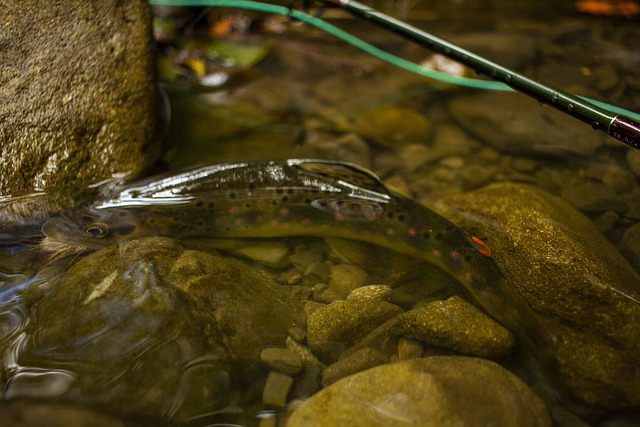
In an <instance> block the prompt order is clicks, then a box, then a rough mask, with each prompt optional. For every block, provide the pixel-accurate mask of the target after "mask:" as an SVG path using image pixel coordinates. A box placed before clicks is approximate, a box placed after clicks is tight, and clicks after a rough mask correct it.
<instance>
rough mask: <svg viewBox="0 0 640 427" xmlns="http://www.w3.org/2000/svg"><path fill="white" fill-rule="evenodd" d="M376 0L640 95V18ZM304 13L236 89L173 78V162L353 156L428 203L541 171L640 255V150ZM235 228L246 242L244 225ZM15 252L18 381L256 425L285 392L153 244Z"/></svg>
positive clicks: (43, 393) (140, 410) (193, 419)
mask: <svg viewBox="0 0 640 427" xmlns="http://www.w3.org/2000/svg"><path fill="white" fill-rule="evenodd" d="M372 5H373V6H374V7H378V8H380V9H381V10H383V11H385V12H388V13H393V14H395V15H396V16H398V17H399V18H401V19H406V20H410V21H411V23H412V24H414V25H417V26H419V27H421V28H424V29H426V30H427V31H430V32H432V33H434V34H436V35H438V36H440V37H443V38H445V39H448V40H450V41H452V42H454V43H458V44H460V45H461V46H462V47H465V48H467V49H469V50H471V51H474V52H477V53H479V54H481V55H486V56H487V57H488V58H489V59H491V60H494V61H495V62H497V63H500V64H503V65H505V66H508V67H513V68H514V69H516V70H517V71H519V72H521V73H523V74H525V75H527V76H529V77H532V78H534V79H540V80H542V81H545V82H547V83H549V84H553V85H557V86H558V87H561V88H563V89H565V90H568V91H572V92H575V93H577V94H580V95H585V96H589V97H592V98H595V99H599V100H602V101H606V102H609V103H612V104H615V105H618V106H621V107H625V108H628V109H631V110H634V111H640V74H639V72H638V70H639V69H640V68H639V67H638V65H639V63H640V58H639V57H638V51H640V50H639V48H640V46H639V44H640V42H638V38H637V21H629V20H626V19H624V18H616V17H607V18H603V17H595V16H587V15H581V14H578V13H577V12H576V11H575V9H574V7H573V5H572V4H571V3H569V2H567V3H566V4H560V3H558V2H556V3H555V4H551V3H549V4H540V2H537V1H529V2H518V4H517V5H514V4H513V2H501V1H494V2H492V4H490V5H488V4H486V2H479V1H458V2H453V3H451V2H435V3H434V2H428V3H427V4H420V3H416V2H376V3H375V4H372ZM225 13H227V12H220V14H221V15H222V16H225ZM324 16H326V17H329V18H332V19H333V20H334V21H333V22H335V23H336V25H339V26H341V27H342V28H345V29H347V30H348V31H349V32H352V33H354V34H357V35H359V36H361V37H363V38H365V39H367V40H368V41H371V42H375V43H378V44H380V45H382V46H384V47H386V48H387V49H388V50H390V51H393V52H395V53H397V54H399V55H402V56H404V57H406V58H409V59H411V60H414V61H422V60H424V59H426V58H427V57H429V53H428V52H426V51H424V50H422V49H420V48H418V47H415V46H412V45H410V44H409V43H406V42H404V41H402V40H401V39H399V38H398V37H396V36H393V35H389V34H388V33H387V32H384V31H382V30H379V29H376V28H374V27H372V26H370V25H368V24H365V23H362V22H359V21H356V20H353V19H351V18H349V17H348V15H344V14H341V13H339V12H338V11H327V12H325V15H324ZM276 23H277V22H275V21H274V22H271V24H273V25H274V26H276ZM265 26H266V24H265ZM289 31H290V32H289V33H286V34H282V35H279V34H276V33H269V32H268V31H262V32H254V33H253V34H251V35H250V36H246V37H245V38H243V39H246V40H250V41H251V42H256V41H258V42H265V41H268V42H269V43H271V45H272V50H271V52H270V54H269V55H268V56H267V57H266V59H265V60H264V61H262V62H261V63H260V64H258V65H256V66H255V67H253V68H252V69H251V72H247V71H242V72H238V71H237V70H232V71H230V73H232V75H233V76H234V78H235V79H236V80H235V82H234V85H233V86H232V87H230V88H229V89H226V88H225V86H223V87H221V88H218V89H215V90H214V89H212V88H209V89H208V90H206V91H205V90H203V88H202V87H200V88H193V87H188V88H186V89H185V87H184V85H183V86H181V87H176V86H168V87H167V92H168V94H169V97H170V99H171V106H172V110H173V116H172V123H171V129H170V133H169V137H168V139H167V145H166V149H165V154H164V158H163V162H164V164H165V165H166V166H167V167H168V168H169V169H170V170H172V169H177V168H181V167H185V166H193V165H199V164H210V163H218V162H225V161H234V160H244V159H264V158H274V159H284V158H292V157H297V158H304V157H310V158H322V159H335V160H344V161H350V162H353V163H356V164H359V165H362V166H365V167H368V168H370V169H372V170H374V171H375V172H376V173H377V174H379V175H380V176H381V178H382V179H383V180H384V181H385V182H386V183H387V184H388V185H390V186H392V187H393V188H395V189H396V190H397V191H399V192H401V193H403V194H405V195H407V196H409V197H411V198H414V199H416V200H419V201H422V202H425V203H426V204H433V203H435V202H436V201H437V200H439V199H441V198H443V197H446V196H450V195H453V194H458V193H461V192H464V191H469V190H474V189H477V188H480V187H483V186H485V185H487V184H490V183H493V182H524V183H529V184H533V185H536V186H539V187H540V188H542V189H544V190H545V191H548V192H550V193H551V194H555V195H559V196H561V197H562V198H564V199H565V200H567V201H568V202H569V203H571V204H572V205H573V206H575V207H576V208H577V209H578V210H580V211H581V212H583V213H584V214H586V215H587V216H588V217H590V218H591V219H593V220H594V221H595V222H596V224H597V225H598V227H599V228H600V230H601V231H602V232H603V233H604V234H605V235H606V236H607V238H608V239H609V240H610V241H611V242H612V243H613V244H614V245H616V246H617V247H618V248H620V249H621V252H622V253H623V254H624V255H625V256H626V257H627V259H628V260H629V261H630V263H631V264H632V266H634V267H635V268H636V269H638V268H639V267H638V264H637V261H638V258H637V257H638V255H639V254H640V252H635V251H634V249H636V250H637V249H638V246H637V244H636V245H633V244H630V242H628V241H625V239H624V236H625V233H626V232H627V230H629V229H630V228H631V227H632V226H634V225H635V224H637V223H638V220H640V188H639V186H638V181H637V179H638V176H640V170H639V169H640V166H639V165H638V163H640V162H639V161H638V160H637V157H634V155H633V154H630V152H631V149H629V148H627V147H626V146H625V145H623V144H621V143H619V142H617V141H615V140H613V139H610V138H609V137H607V136H606V135H604V134H603V133H601V132H595V131H593V130H591V129H590V128H589V126H586V125H584V124H582V123H580V122H578V121H576V120H574V119H572V118H570V117H568V116H565V115H563V114H562V113H559V112H556V111H553V110H552V109H550V108H549V107H545V106H542V105H539V104H538V103H537V102H535V101H532V100H529V99H527V98H526V97H525V96H524V95H519V94H509V93H487V92H480V91H475V90H471V89H464V88H457V87H451V86H446V85H443V84H440V83H436V82H432V81H429V80H427V79H424V78H421V77H418V76H415V75H412V74H410V73H408V72H406V71H402V70H398V69H396V68H394V67H392V66H389V65H386V64H383V63H381V62H379V61H378V60H375V59H373V58H371V57H369V56H368V55H366V54H364V53H361V52H359V51H357V50H355V49H354V48H352V47H350V46H347V45H346V44H344V43H342V42H340V41H336V40H335V39H333V38H331V37H328V36H326V35H324V34H322V33H320V32H318V31H316V30H310V29H308V28H307V27H304V26H295V27H293V28H290V30H289ZM201 243H202V242H200V244H201ZM274 244H275V245H276V249H278V248H280V249H282V250H283V251H285V253H287V254H289V255H291V256H293V259H299V258H301V257H303V256H302V255H300V254H303V255H304V256H307V257H311V258H313V259H314V261H313V262H312V263H309V262H306V261H305V263H302V266H304V267H305V268H308V267H309V266H310V265H313V266H314V268H318V269H320V270H321V269H322V268H325V267H322V265H324V264H323V263H325V262H329V263H334V264H340V261H338V260H337V258H336V256H335V255H332V250H331V249H330V248H327V247H326V246H325V245H324V243H322V242H319V241H314V240H292V239H288V240H284V241H282V242H276V243H274ZM228 246H231V253H232V254H235V255H238V254H240V256H242V255H243V252H242V250H241V249H242V248H240V250H239V249H238V244H237V243H228ZM352 251H353V253H350V254H349V257H350V258H351V259H359V264H360V265H361V266H362V270H364V271H365V272H367V273H368V274H369V277H375V280H373V282H374V283H389V284H394V285H397V284H398V283H400V284H403V286H399V287H400V288H402V289H403V293H402V294H401V295H396V302H398V303H399V304H400V305H403V304H405V306H406V307H411V306H412V305H413V304H415V301H416V297H415V293H416V292H417V291H416V290H415V288H416V287H419V286H421V285H423V284H422V283H420V279H419V278H418V279H416V278H415V276H418V277H420V276H421V275H420V271H419V269H420V268H423V267H417V266H415V264H409V265H408V266H405V265H399V264H401V261H398V262H394V261H397V260H391V261H389V262H388V264H385V263H382V262H381V261H380V259H379V258H375V254H374V255H371V253H369V252H367V250H365V251H364V252H365V255H363V253H362V252H363V251H362V250H360V251H358V249H353V250H352ZM91 256H92V255H91ZM114 256H115V255H114ZM381 256H382V257H390V255H388V254H386V253H385V254H384V255H381ZM2 257H3V262H2V265H3V270H2V271H1V272H0V274H1V275H0V298H1V299H0V349H2V351H3V371H2V373H3V375H2V379H3V398H5V399H10V398H19V397H39V398H48V399H53V400H56V399H60V400H62V401H71V402H79V403H81V404H83V405H87V406H88V407H93V408H99V409H100V410H103V411H105V412H109V413H112V414H114V415H117V416H123V417H125V418H133V419H137V421H140V422H142V423H143V424H144V423H150V424H149V425H152V424H154V423H156V422H158V420H159V421H161V422H168V421H169V420H172V421H176V420H179V421H180V422H183V423H184V424H187V425H216V424H212V423H224V422H228V423H240V424H245V423H246V424H248V425H257V424H258V422H259V421H258V420H259V419H261V418H269V416H270V415H271V414H272V412H271V411H272V410H273V406H270V405H262V403H261V396H260V395H261V393H262V386H263V383H264V378H263V377H261V378H262V379H260V380H258V381H256V382H255V383H249V384H247V383H245V382H243V381H242V380H240V379H239V378H240V377H241V376H242V375H240V374H239V373H238V372H236V369H237V368H235V367H234V364H233V363H232V362H231V361H229V360H227V355H225V353H224V351H222V350H220V348H222V347H224V346H225V345H226V344H224V345H223V344H220V343H214V344H212V342H211V340H213V338H207V339H203V338H202V337H203V336H207V337H210V336H213V335H207V333H204V332H203V328H205V327H203V326H202V322H199V320H202V319H199V318H196V319H194V317H196V316H194V313H196V311H195V309H194V305H193V304H194V302H193V301H191V300H189V299H188V298H187V297H186V296H185V295H184V294H183V293H182V290H176V289H175V288H173V287H171V286H166V283H164V280H165V279H164V277H165V275H164V274H165V273H166V271H162V272H159V270H158V269H163V268H167V269H168V267H166V266H165V264H164V262H165V261H163V260H161V259H156V258H153V257H152V256H151V255H149V254H148V253H145V256H144V257H142V258H141V259H140V260H136V259H127V260H126V261H121V260H120V261H118V262H121V263H122V264H120V267H119V268H118V269H117V274H116V275H115V276H112V275H111V274H112V272H111V270H109V269H108V267H112V265H106V266H105V265H102V266H101V265H100V261H98V263H97V264H95V265H94V264H90V263H88V262H87V263H86V264H87V265H89V270H86V271H85V270H80V269H76V270H73V271H72V270H69V271H68V272H67V273H66V275H65V274H64V273H63V271H64V270H65V269H66V268H67V266H68V265H69V264H70V263H69V260H68V259H67V260H65V262H62V263H57V264H54V265H50V266H46V267H42V265H41V264H37V268H32V269H30V270H29V269H28V270H26V271H22V267H21V266H20V265H18V264H15V263H13V262H12V261H10V260H9V253H8V252H7V253H4V254H3V255H2ZM150 257H151V258H150ZM296 257H297V258H296ZM372 257H374V258H375V259H374V260H371V258H372ZM105 259H107V258H105ZM108 259H109V260H112V259H111V258H108ZM113 259H118V258H113ZM290 259H291V258H290ZM74 261H76V262H79V263H80V262H82V261H84V260H83V257H82V256H80V257H78V258H77V259H75V260H74ZM109 262H111V261H109ZM96 265H97V266H96ZM174 265H175V264H174ZM261 265H262V266H264V264H261ZM292 265H293V266H294V267H295V262H292V261H289V262H288V263H287V262H285V264H284V266H283V265H269V266H268V267H266V270H267V272H268V274H269V275H270V276H272V277H273V278H274V279H275V281H276V282H277V283H289V282H293V283H295V284H298V282H295V280H301V281H302V282H304V281H308V282H309V283H302V285H304V286H299V287H298V288H296V291H292V293H293V294H294V297H295V298H298V299H299V300H305V299H310V300H314V301H316V302H329V301H332V299H334V298H337V297H339V295H335V294H334V295H331V292H330V291H331V290H327V289H326V288H322V287H321V286H319V285H320V284H321V283H322V282H323V280H324V281H328V277H327V275H326V272H325V271H320V272H319V273H318V274H316V276H317V277H315V276H314V279H313V280H315V282H312V279H311V276H312V275H309V276H304V275H302V276H300V274H298V275H299V276H300V278H297V276H296V274H294V273H296V268H293V267H292ZM302 266H300V267H298V270H300V269H302ZM319 266H320V267H319ZM10 267H15V268H10ZM172 268H173V267H172ZM184 268H186V267H184ZM263 268H264V267H263ZM416 270H417V272H416ZM429 274H433V275H437V273H434V272H431V271H430V273H429ZM415 283H418V285H417V286H416V285H415ZM430 283H432V284H431V285H430V286H431V287H432V289H430V292H429V293H427V296H426V297H425V296H424V295H423V296H421V297H418V298H419V299H422V300H423V301H424V300H427V301H429V300H431V299H439V298H443V297H445V296H448V295H451V294H454V293H461V292H463V291H462V290H460V289H459V288H456V287H455V284H452V281H451V280H450V279H448V278H447V277H443V278H441V279H437V278H436V279H433V280H431V281H430ZM82 284H91V285H92V286H91V289H94V291H91V292H89V291H87V289H85V288H83V287H81V285H82ZM78 286H80V287H79V288H78ZM185 286H186V285H185ZM95 292H98V293H95ZM296 292H297V294H296ZM105 295H106V297H104V296H105ZM102 297H104V298H102ZM195 304H196V305H197V303H195ZM265 333H267V332H266V331H265ZM278 339H279V338H278ZM247 340H248V342H252V341H251V339H247ZM214 341H215V340H214ZM276 341H277V340H276ZM247 358H249V356H247ZM251 369H254V370H256V371H260V372H262V371H264V372H266V369H265V368H264V367H255V366H252V368H251ZM150 372H153V373H154V374H153V375H150V374H149V373H150ZM202 378H208V380H207V381H206V384H205V383H204V380H202ZM211 378H213V379H215V380H214V381H212V380H210V379H211ZM203 390H204V391H203ZM185 402H187V403H185ZM159 408H160V409H159ZM207 411H208V412H207ZM243 411H244V413H243ZM275 412H277V410H276V411H275ZM275 412H273V413H275ZM150 420H151V421H150ZM592 422H593V425H597V423H598V422H599V421H592ZM218 425H219V424H218Z"/></svg>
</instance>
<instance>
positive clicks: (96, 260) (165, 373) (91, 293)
mask: <svg viewBox="0 0 640 427" xmlns="http://www.w3.org/2000/svg"><path fill="white" fill-rule="evenodd" d="M45 283H46V282H43V286H45ZM43 293H44V295H46V298H45V299H42V296H43V295H42V294H43ZM26 299H27V301H29V302H28V304H27V305H28V306H30V307H32V310H34V315H33V321H32V324H31V325H30V326H29V328H27V330H26V333H27V334H29V335H33V339H32V340H30V342H29V344H28V345H27V346H26V348H25V349H24V351H23V352H22V354H21V356H20V358H19V363H20V364H21V365H22V366H24V367H25V368H24V369H23V370H22V371H21V372H19V373H16V374H14V375H11V376H10V377H9V378H8V379H7V380H6V381H7V382H6V384H7V386H6V393H7V397H14V398H17V397H20V396H23V395H27V396H29V395H30V394H31V393H32V390H33V387H38V388H39V395H40V396H41V397H48V396H49V395H50V394H52V393H53V394H55V395H56V396H60V395H62V396H66V397H68V398H69V397H75V398H76V399H79V400H81V401H85V400H88V401H98V402H101V403H102V404H105V405H109V407H111V408H113V409H117V411H118V412H119V413H124V414H130V415H136V416H146V417H152V418H155V417H158V416H160V417H163V416H165V417H167V416H170V417H171V418H172V419H187V418H189V417H192V416H197V415H199V414H202V413H206V412H207V411H209V410H211V408H214V407H217V408H224V407H225V406H226V405H228V403H229V393H230V392H231V390H232V389H233V388H234V387H235V386H236V385H237V384H239V383H242V382H244V381H248V380H252V379H255V378H256V376H257V375H258V371H257V368H258V367H259V366H260V363H261V362H260V350H261V349H262V348H263V347H268V346H278V345H279V346H284V345H285V342H286V337H287V331H288V329H289V328H291V327H292V326H293V325H294V324H295V321H296V313H297V310H296V306H295V305H294V304H293V300H292V299H291V297H290V296H289V294H288V293H286V292H284V291H281V290H280V288H279V287H278V285H276V284H275V283H274V282H273V281H272V280H271V279H269V278H268V277H267V276H266V275H264V273H261V272H260V271H259V270H253V269H248V268H247V266H246V264H244V263H242V262H240V261H237V260H234V259H229V258H226V257H220V256H216V255H213V254H207V253H203V252H199V251H193V250H185V249H184V247H182V246H181V245H180V244H178V243H177V242H175V241H173V240H170V239H165V238H148V239H141V240H134V241H131V242H128V243H125V244H124V245H122V246H120V247H111V248H107V249H105V250H103V251H99V252H96V253H94V254H91V255H89V256H87V257H86V258H83V259H82V260H81V261H79V262H78V263H77V264H75V265H73V266H72V267H71V268H69V270H67V271H66V272H65V273H64V274H63V275H62V276H61V277H60V279H59V281H58V282H57V283H55V284H53V286H51V285H50V284H46V288H33V289H31V291H30V292H29V293H28V294H27V295H26ZM258 302H260V303H258ZM31 304H34V305H33V306H32V305H31ZM259 306H260V307H263V310H268V311H269V314H268V315H265V312H264V311H261V310H260V309H256V308H257V307H259ZM69 357H72V358H73V360H74V361H75V363H76V365H74V366H75V368H74V369H73V370H70V371H67V370H60V369H58V368H56V367H57V366H58V365H59V364H60V363H62V362H63V361H64V360H66V359H67V358H69ZM132 363H133V365H132ZM41 369H48V372H49V373H48V374H47V375H46V376H40V377H39V379H38V381H36V382H35V383H34V381H35V380H34V379H33V378H32V377H31V375H30V372H31V371H34V372H36V371H38V370H41ZM125 373H126V375H125ZM123 376H124V378H122V377H123ZM114 379H119V380H118V387H117V392H116V390H112V387H111V386H110V384H111V382H112V381H113V380H114ZM162 414H166V415H162Z"/></svg>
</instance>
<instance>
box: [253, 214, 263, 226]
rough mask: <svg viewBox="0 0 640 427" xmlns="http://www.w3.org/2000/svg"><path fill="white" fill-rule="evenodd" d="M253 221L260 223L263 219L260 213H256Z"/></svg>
mask: <svg viewBox="0 0 640 427" xmlns="http://www.w3.org/2000/svg"><path fill="white" fill-rule="evenodd" d="M254 221H255V222H257V223H258V224H260V223H261V222H263V221H264V218H263V217H262V216H261V215H258V216H257V217H256V219H255V220H254Z"/></svg>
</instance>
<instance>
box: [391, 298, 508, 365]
mask: <svg viewBox="0 0 640 427" xmlns="http://www.w3.org/2000/svg"><path fill="white" fill-rule="evenodd" d="M397 322H398V323H397V324H396V327H395V332H396V333H397V334H399V335H404V336H409V337H412V338H417V339H419V340H421V341H424V342H427V343H429V344H432V345H437V346H439V347H444V348H447V349H450V350H454V351H456V352H458V353H463V354H469V355H474V356H482V357H488V358H499V357H502V356H505V355H507V354H508V353H509V352H510V351H511V349H512V348H513V346H514V344H515V339H514V337H513V335H512V334H511V333H510V332H509V331H508V330H507V329H505V328H504V327H503V326H502V325H500V324H499V323H497V322H496V321H495V320H493V319H492V318H490V317H489V316H487V315H486V314H485V313H484V312H483V311H482V310H480V309H479V308H476V307H475V306H473V305H471V304H470V303H468V302H467V301H465V300H464V299H462V298H460V297H459V296H453V297H451V298H449V299H447V300H444V301H433V302H431V303H429V304H425V305H423V306H421V307H418V308H416V309H413V310H411V311H408V312H406V313H404V314H402V315H400V316H398V319H397Z"/></svg>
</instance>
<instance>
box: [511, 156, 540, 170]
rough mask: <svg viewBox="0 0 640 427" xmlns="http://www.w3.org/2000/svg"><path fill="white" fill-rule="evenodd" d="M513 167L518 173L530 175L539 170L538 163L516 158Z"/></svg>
mask: <svg viewBox="0 0 640 427" xmlns="http://www.w3.org/2000/svg"><path fill="white" fill-rule="evenodd" d="M512 166H513V168H514V169H515V170H517V171H518V172H524V173H529V172H533V171H534V170H536V169H537V168H538V163H537V162H536V161H534V160H531V159H527V158H524V157H516V158H515V159H513V164H512Z"/></svg>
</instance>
